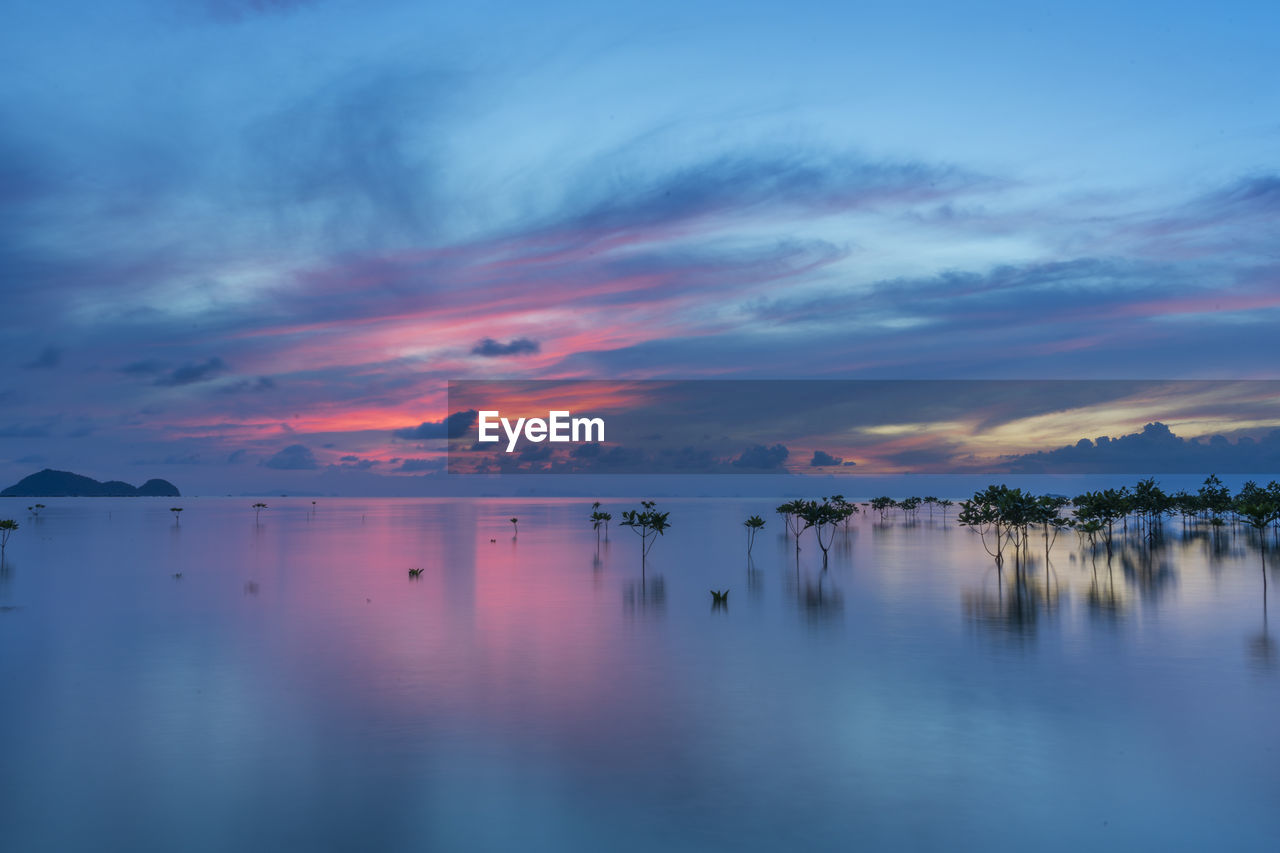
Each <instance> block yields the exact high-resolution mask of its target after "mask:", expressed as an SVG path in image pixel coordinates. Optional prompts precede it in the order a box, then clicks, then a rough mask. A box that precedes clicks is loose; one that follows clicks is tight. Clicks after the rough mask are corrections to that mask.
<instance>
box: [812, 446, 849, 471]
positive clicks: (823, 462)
mask: <svg viewBox="0 0 1280 853" xmlns="http://www.w3.org/2000/svg"><path fill="white" fill-rule="evenodd" d="M842 464H844V460H843V459H841V458H840V457H839V456H832V455H831V454H830V453H827V452H826V451H824V450H815V451H813V458H812V459H810V460H809V467H810V468H827V467H831V466H835V465H842Z"/></svg>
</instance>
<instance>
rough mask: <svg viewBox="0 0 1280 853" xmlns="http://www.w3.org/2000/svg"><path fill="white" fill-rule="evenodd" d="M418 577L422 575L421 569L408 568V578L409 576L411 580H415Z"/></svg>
mask: <svg viewBox="0 0 1280 853" xmlns="http://www.w3.org/2000/svg"><path fill="white" fill-rule="evenodd" d="M420 577H422V569H410V570H409V578H410V579H412V580H417V579H418V578H420Z"/></svg>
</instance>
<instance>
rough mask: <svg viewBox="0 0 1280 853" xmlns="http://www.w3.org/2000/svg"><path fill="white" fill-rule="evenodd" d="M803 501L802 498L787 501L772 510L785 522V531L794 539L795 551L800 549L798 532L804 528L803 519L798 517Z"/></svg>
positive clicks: (801, 531)
mask: <svg viewBox="0 0 1280 853" xmlns="http://www.w3.org/2000/svg"><path fill="white" fill-rule="evenodd" d="M804 503H805V502H804V501H802V500H794V501H787V502H786V503H784V504H782V505H781V506H779V507H778V508H777V509H776V510H774V511H775V512H776V513H778V514H779V515H781V516H782V518H783V521H784V522H785V523H786V527H787V532H788V533H790V534H791V537H792V538H793V539H795V540H796V550H797V551H799V550H800V534H801V533H803V532H804V529H805V525H804V519H802V518H801V517H800V511H801V510H802V509H803V508H804Z"/></svg>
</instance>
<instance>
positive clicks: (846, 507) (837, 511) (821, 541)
mask: <svg viewBox="0 0 1280 853" xmlns="http://www.w3.org/2000/svg"><path fill="white" fill-rule="evenodd" d="M856 509H857V508H856V507H854V506H853V505H852V504H848V503H845V502H844V501H843V500H841V501H840V502H839V503H834V502H832V501H831V499H829V498H823V499H822V501H821V502H818V501H802V502H801V508H800V517H801V518H802V519H803V520H804V529H806V530H807V529H808V528H810V527H812V528H813V532H814V535H815V536H816V537H817V538H818V547H819V548H821V549H822V568H824V569H825V568H826V567H827V552H828V551H830V550H831V543H832V542H833V541H835V538H836V528H837V527H838V526H839V525H840V524H842V523H844V521H845V520H846V519H848V518H849V516H850V515H852V514H853V513H854V511H855V510H856Z"/></svg>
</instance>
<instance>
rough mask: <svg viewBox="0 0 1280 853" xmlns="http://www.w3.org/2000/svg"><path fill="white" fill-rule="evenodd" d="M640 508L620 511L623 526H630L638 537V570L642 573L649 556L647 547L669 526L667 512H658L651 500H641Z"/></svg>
mask: <svg viewBox="0 0 1280 853" xmlns="http://www.w3.org/2000/svg"><path fill="white" fill-rule="evenodd" d="M640 507H641V508H640V509H639V510H634V509H629V510H626V511H624V512H623V513H622V521H621V522H619V523H620V524H621V525H622V526H623V527H630V528H631V529H632V530H634V531H635V533H636V535H638V536H639V537H640V572H641V573H642V574H643V572H644V567H645V562H646V561H647V560H648V557H649V549H650V548H652V547H653V543H654V542H657V541H658V537H659V536H661V535H663V534H664V533H666V532H667V529H668V528H669V527H670V526H671V525H670V524H669V523H668V522H667V517H668V516H670V515H671V513H669V512H658V511H657V510H656V509H654V502H653V501H641V502H640Z"/></svg>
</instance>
